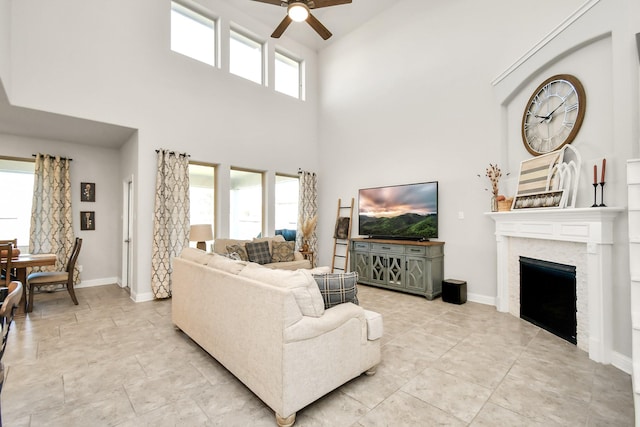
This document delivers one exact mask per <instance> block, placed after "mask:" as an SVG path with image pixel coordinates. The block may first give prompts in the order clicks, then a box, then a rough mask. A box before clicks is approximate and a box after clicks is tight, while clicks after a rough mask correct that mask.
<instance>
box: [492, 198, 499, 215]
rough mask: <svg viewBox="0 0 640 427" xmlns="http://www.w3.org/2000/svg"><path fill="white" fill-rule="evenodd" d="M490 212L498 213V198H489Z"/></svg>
mask: <svg viewBox="0 0 640 427" xmlns="http://www.w3.org/2000/svg"><path fill="white" fill-rule="evenodd" d="M491 212H498V198H497V197H496V196H491Z"/></svg>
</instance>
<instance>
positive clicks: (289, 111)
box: [11, 0, 317, 299]
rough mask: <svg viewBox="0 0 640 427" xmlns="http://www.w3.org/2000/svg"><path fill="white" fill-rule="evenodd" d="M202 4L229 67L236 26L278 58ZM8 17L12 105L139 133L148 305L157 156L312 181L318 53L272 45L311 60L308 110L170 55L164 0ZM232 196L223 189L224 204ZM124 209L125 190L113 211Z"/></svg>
mask: <svg viewBox="0 0 640 427" xmlns="http://www.w3.org/2000/svg"><path fill="white" fill-rule="evenodd" d="M200 4H201V5H202V6H204V7H206V8H207V9H209V10H211V11H212V14H213V15H216V16H220V17H221V19H220V25H221V34H222V46H223V49H222V57H223V58H224V57H225V55H228V53H226V51H227V46H228V36H227V33H228V32H227V31H226V30H227V29H228V28H229V26H230V25H231V22H233V23H234V24H235V25H240V26H245V27H247V28H250V29H251V30H252V31H253V32H254V33H256V34H257V35H258V36H260V37H261V38H262V39H263V40H265V41H266V43H267V52H268V55H269V58H272V57H273V52H274V49H275V42H274V41H273V40H272V39H270V38H269V35H270V34H271V31H272V30H273V29H272V28H267V27H266V26H264V25H261V24H258V23H257V22H255V21H254V20H253V19H251V18H248V17H246V16H244V15H242V14H240V13H238V12H237V11H236V10H234V9H232V8H231V7H230V6H229V4H228V3H226V2H224V1H223V0H209V1H206V0H203V1H201V2H200ZM11 13H12V19H11V22H12V25H13V30H12V34H11V46H12V50H11V71H12V75H13V77H14V78H13V79H12V82H11V94H12V96H11V102H12V103H13V104H14V105H18V106H27V107H30V108H36V109H40V110H44V111H53V112H56V113H62V114H67V115H70V116H75V117H81V118H89V119H92V120H97V121H103V122H107V123H115V124H119V125H124V126H129V127H132V128H135V129H138V130H139V132H138V135H137V147H136V149H135V150H136V151H137V177H136V180H135V191H136V193H135V194H136V200H135V203H136V215H137V220H136V224H137V229H136V230H135V233H136V243H135V247H136V259H137V262H136V269H137V270H136V272H135V278H134V284H133V286H132V294H135V295H137V297H136V298H137V299H144V298H147V297H150V271H151V241H152V238H151V236H152V212H153V200H154V198H153V195H154V186H155V170H156V167H155V164H156V163H155V162H156V153H155V150H156V149H159V148H166V149H172V150H176V151H181V152H188V153H189V154H190V155H191V159H192V160H194V161H202V162H210V163H216V164H220V168H221V171H225V170H227V169H228V168H229V167H231V166H240V167H245V168H253V169H258V170H264V171H265V172H267V173H268V174H275V173H276V172H282V173H289V174H291V173H296V171H297V169H298V167H302V168H304V169H310V170H315V169H316V166H317V136H316V135H317V96H316V93H317V88H316V85H315V82H316V68H317V67H316V55H315V53H314V52H312V51H309V50H308V49H306V48H304V47H302V46H300V45H296V44H295V43H293V42H291V41H288V40H287V39H286V38H283V39H281V40H280V41H278V42H277V43H278V46H281V47H282V48H284V49H286V50H287V51H290V52H294V53H296V54H298V55H299V57H301V58H304V59H305V68H306V70H307V91H306V92H307V101H305V102H302V101H299V100H296V99H293V98H291V97H288V96H286V95H282V94H279V93H275V92H274V91H273V89H272V88H271V87H263V86H260V85H256V84H253V83H250V82H248V81H246V80H244V79H242V78H239V77H237V76H233V75H230V74H229V73H228V72H227V71H226V67H227V66H226V64H225V65H223V67H222V68H221V69H216V68H212V67H210V66H207V65H205V64H202V63H199V62H197V61H194V60H191V59H190V58H187V57H184V56H182V55H179V54H176V53H173V52H171V51H170V49H169V40H170V28H169V22H170V21H169V13H170V2H169V1H168V0H164V1H158V0H136V1H135V2H131V1H125V0H116V1H108V2H87V1H84V0H62V1H57V2H42V1H37V0H20V1H13V2H12V12H11ZM16 77H17V78H16ZM269 81H270V82H272V78H270V80H269ZM126 169H127V171H128V170H130V169H131V167H126ZM121 178H122V177H121ZM220 182H221V183H224V179H221V180H220ZM226 191H228V190H227V189H225V187H220V188H219V192H218V193H219V195H220V194H224V193H225V192H226ZM120 200H121V194H120V190H119V192H118V195H117V198H115V199H114V201H117V203H118V204H121V202H120ZM220 207H221V208H224V204H223V203H222V204H220ZM227 212H228V210H221V218H219V220H220V221H222V223H223V224H222V226H221V227H219V228H218V229H219V230H224V229H225V223H226V222H228V218H226V219H225V215H226V216H227V217H228V213H227ZM119 217H120V212H118V218H119ZM120 233H121V230H120ZM120 236H121V234H118V239H119V237H120ZM118 245H119V244H118ZM117 259H118V260H119V259H120V254H118V257H117ZM120 262H121V261H117V263H118V265H121V264H119V263H120ZM118 274H119V271H118Z"/></svg>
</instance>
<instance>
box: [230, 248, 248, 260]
mask: <svg viewBox="0 0 640 427" xmlns="http://www.w3.org/2000/svg"><path fill="white" fill-rule="evenodd" d="M227 254H229V255H231V256H230V257H229V258H235V257H238V258H240V260H241V261H249V255H248V254H247V250H246V249H245V247H244V246H242V245H227Z"/></svg>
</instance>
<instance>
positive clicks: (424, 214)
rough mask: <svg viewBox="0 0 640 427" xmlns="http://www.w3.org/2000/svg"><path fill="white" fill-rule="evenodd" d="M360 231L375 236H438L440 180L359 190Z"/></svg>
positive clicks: (412, 238)
mask: <svg viewBox="0 0 640 427" xmlns="http://www.w3.org/2000/svg"><path fill="white" fill-rule="evenodd" d="M358 218H359V234H360V235H364V236H368V237H372V238H379V239H383V238H387V239H406V240H427V239H434V238H437V237H438V182H437V181H434V182H422V183H417V184H405V185H393V186H388V187H376V188H363V189H361V190H360V191H359V192H358Z"/></svg>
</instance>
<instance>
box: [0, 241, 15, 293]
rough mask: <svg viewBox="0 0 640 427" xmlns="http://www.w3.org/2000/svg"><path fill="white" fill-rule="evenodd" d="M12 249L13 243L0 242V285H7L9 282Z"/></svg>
mask: <svg viewBox="0 0 640 427" xmlns="http://www.w3.org/2000/svg"><path fill="white" fill-rule="evenodd" d="M12 250H13V243H5V244H0V254H1V255H2V258H1V259H0V262H1V263H2V272H3V274H2V283H0V286H4V287H9V283H11V254H12Z"/></svg>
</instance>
